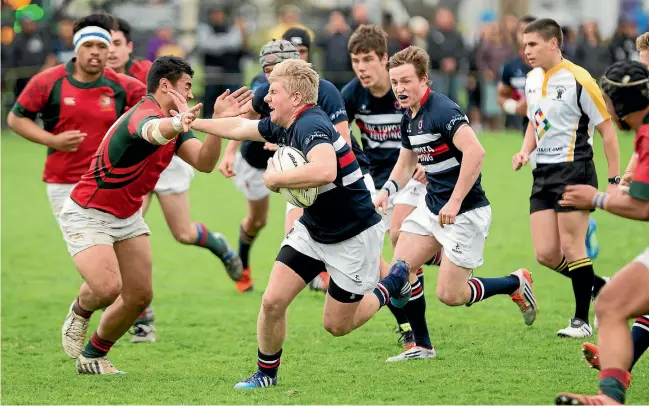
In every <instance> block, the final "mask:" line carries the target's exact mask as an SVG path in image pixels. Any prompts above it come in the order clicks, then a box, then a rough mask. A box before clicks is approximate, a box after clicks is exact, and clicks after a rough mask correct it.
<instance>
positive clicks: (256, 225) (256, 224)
mask: <svg viewBox="0 0 649 406" xmlns="http://www.w3.org/2000/svg"><path fill="white" fill-rule="evenodd" d="M249 224H250V225H251V227H252V229H253V230H254V231H255V232H258V231H259V230H261V229H262V228H264V227H265V226H266V218H256V217H253V218H251V219H250V223H249Z"/></svg>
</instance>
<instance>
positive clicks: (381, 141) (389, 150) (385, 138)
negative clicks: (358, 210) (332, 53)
mask: <svg viewBox="0 0 649 406" xmlns="http://www.w3.org/2000/svg"><path fill="white" fill-rule="evenodd" d="M342 96H343V100H344V101H345V109H346V110H347V116H348V117H349V122H350V123H351V122H352V121H353V120H356V125H357V126H358V128H359V129H360V132H361V142H362V143H363V151H364V152H365V155H367V158H368V159H369V161H370V174H371V175H372V179H373V180H374V185H375V186H376V187H377V188H381V187H382V186H383V184H385V182H387V181H388V178H389V177H390V173H391V172H392V169H393V168H394V164H396V163H397V160H398V159H399V151H400V150H401V119H402V117H403V112H404V109H402V108H401V106H400V104H399V101H398V100H397V98H396V97H395V95H394V92H393V91H392V89H390V90H388V92H387V93H386V94H385V95H384V96H383V97H374V96H373V95H372V93H371V92H370V91H369V89H365V88H364V87H363V85H361V82H360V80H358V78H354V79H352V81H351V82H349V83H348V84H347V85H345V87H344V88H343V90H342Z"/></svg>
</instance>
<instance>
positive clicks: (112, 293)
mask: <svg viewBox="0 0 649 406" xmlns="http://www.w3.org/2000/svg"><path fill="white" fill-rule="evenodd" d="M91 289H92V293H94V294H95V295H97V297H99V299H100V300H101V302H102V303H108V304H111V303H113V302H114V301H115V300H117V298H118V297H119V295H120V294H121V292H122V281H121V280H120V279H119V278H113V279H109V280H107V281H104V282H103V283H102V284H101V285H100V286H93V287H91Z"/></svg>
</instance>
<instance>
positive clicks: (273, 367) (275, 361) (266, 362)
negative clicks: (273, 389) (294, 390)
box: [257, 349, 282, 378]
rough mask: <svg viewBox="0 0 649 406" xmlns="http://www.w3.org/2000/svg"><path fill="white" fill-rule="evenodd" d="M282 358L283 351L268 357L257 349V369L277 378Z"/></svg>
mask: <svg viewBox="0 0 649 406" xmlns="http://www.w3.org/2000/svg"><path fill="white" fill-rule="evenodd" d="M281 357H282V350H281V349H280V350H279V352H277V353H276V354H272V355H266V354H263V353H262V352H261V350H260V349H257V367H258V368H259V371H260V372H262V373H264V374H266V375H268V376H270V377H271V378H275V377H276V376H277V369H278V368H279V364H280V358H281Z"/></svg>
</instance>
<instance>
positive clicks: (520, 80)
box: [500, 54, 532, 134]
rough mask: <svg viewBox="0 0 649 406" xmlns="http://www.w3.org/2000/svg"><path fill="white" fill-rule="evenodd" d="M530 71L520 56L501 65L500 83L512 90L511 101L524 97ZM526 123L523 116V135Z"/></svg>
mask: <svg viewBox="0 0 649 406" xmlns="http://www.w3.org/2000/svg"><path fill="white" fill-rule="evenodd" d="M531 70H532V67H531V66H529V65H528V64H527V62H525V55H521V54H519V55H516V56H515V57H513V58H512V59H510V60H509V61H508V62H507V63H506V64H505V65H503V68H502V72H501V75H500V81H501V82H502V83H503V84H504V85H506V86H509V87H511V88H512V89H513V90H514V92H513V94H512V99H514V100H516V101H518V100H520V99H522V98H524V97H525V81H526V80H527V74H528V73H529V72H530V71H531ZM527 123H529V119H528V118H527V116H526V115H525V116H523V134H525V130H526V129H527Z"/></svg>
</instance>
